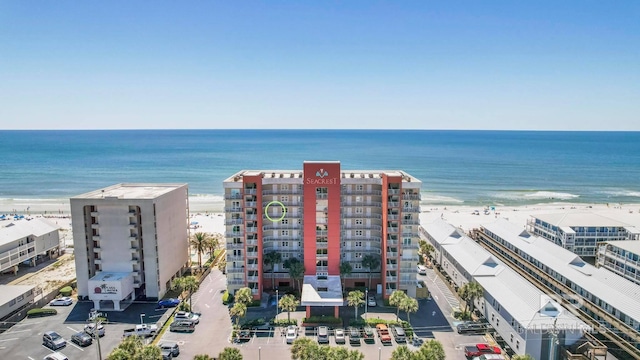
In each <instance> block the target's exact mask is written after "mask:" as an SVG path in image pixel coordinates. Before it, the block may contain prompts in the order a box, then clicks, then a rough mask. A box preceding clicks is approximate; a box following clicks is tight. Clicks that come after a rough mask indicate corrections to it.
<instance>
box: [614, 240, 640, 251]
mask: <svg viewBox="0 0 640 360" xmlns="http://www.w3.org/2000/svg"><path fill="white" fill-rule="evenodd" d="M608 244H609V246H613V247H617V248H620V249H622V250H626V251H628V252H631V253H634V254H640V241H638V240H621V241H610V242H608Z"/></svg>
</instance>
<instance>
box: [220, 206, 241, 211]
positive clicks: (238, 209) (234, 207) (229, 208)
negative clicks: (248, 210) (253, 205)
mask: <svg viewBox="0 0 640 360" xmlns="http://www.w3.org/2000/svg"><path fill="white" fill-rule="evenodd" d="M224 211H225V212H242V207H240V206H230V207H225V208H224Z"/></svg>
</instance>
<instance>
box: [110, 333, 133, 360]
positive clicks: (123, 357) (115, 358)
mask: <svg viewBox="0 0 640 360" xmlns="http://www.w3.org/2000/svg"><path fill="white" fill-rule="evenodd" d="M129 337H133V336H129ZM129 359H131V354H129V353H128V352H127V351H126V350H123V349H121V348H119V347H117V348H115V349H113V351H112V352H111V354H109V356H107V360H129Z"/></svg>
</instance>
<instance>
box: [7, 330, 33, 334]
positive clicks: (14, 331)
mask: <svg viewBox="0 0 640 360" xmlns="http://www.w3.org/2000/svg"><path fill="white" fill-rule="evenodd" d="M26 331H32V330H30V329H27V330H13V331H12V330H9V331H6V332H5V334H15V333H21V332H26Z"/></svg>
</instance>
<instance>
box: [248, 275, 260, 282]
mask: <svg viewBox="0 0 640 360" xmlns="http://www.w3.org/2000/svg"><path fill="white" fill-rule="evenodd" d="M247 281H254V282H255V281H258V277H257V276H247Z"/></svg>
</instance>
